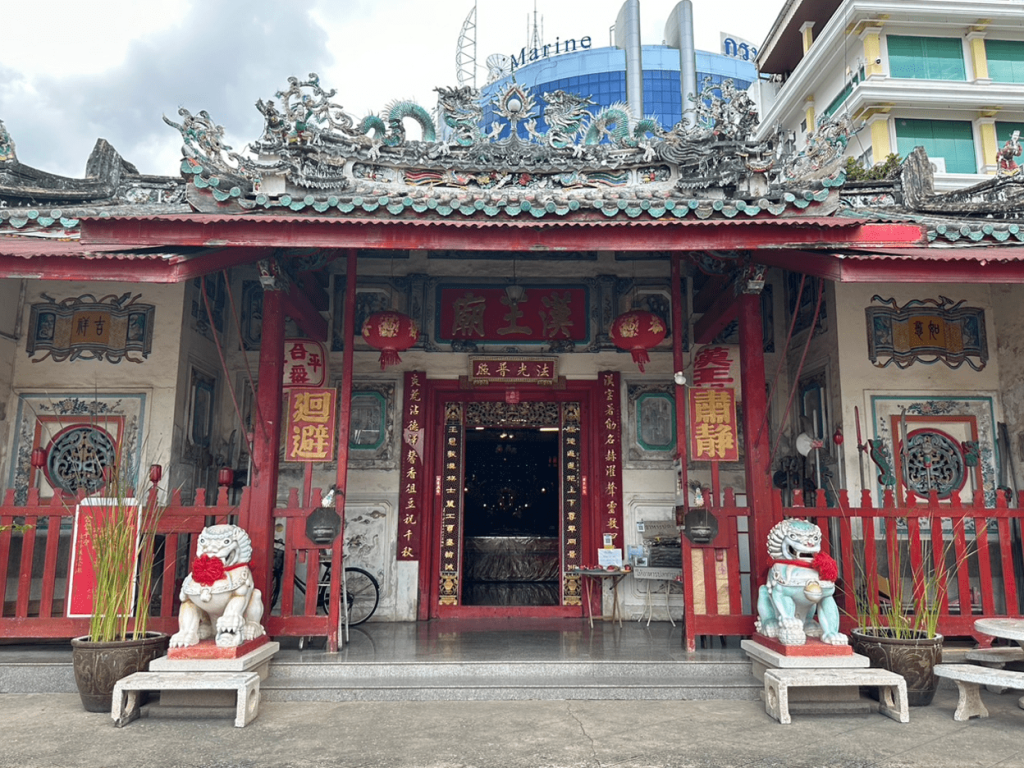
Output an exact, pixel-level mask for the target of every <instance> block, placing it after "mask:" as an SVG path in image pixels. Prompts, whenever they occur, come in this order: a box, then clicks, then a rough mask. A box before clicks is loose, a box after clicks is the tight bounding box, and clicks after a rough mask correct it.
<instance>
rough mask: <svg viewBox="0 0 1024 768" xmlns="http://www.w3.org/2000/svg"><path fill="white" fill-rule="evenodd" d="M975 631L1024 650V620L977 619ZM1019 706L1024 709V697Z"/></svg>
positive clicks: (1018, 703)
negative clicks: (1014, 644)
mask: <svg viewBox="0 0 1024 768" xmlns="http://www.w3.org/2000/svg"><path fill="white" fill-rule="evenodd" d="M974 629H975V630H977V631H978V632H981V634H983V635H991V636H992V637H1000V638H1002V639H1003V640H1013V641H1014V642H1015V643H1017V645H1019V646H1020V647H1021V648H1024V619H976V620H975V622H974ZM1017 706H1018V707H1020V708H1021V709H1024V696H1022V697H1021V698H1020V699H1018V700H1017Z"/></svg>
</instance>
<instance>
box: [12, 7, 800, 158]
mask: <svg viewBox="0 0 1024 768" xmlns="http://www.w3.org/2000/svg"><path fill="white" fill-rule="evenodd" d="M677 1H678V0H640V15H641V25H642V30H643V31H642V40H643V43H644V44H645V45H658V44H660V43H661V42H662V40H663V37H664V27H665V22H666V20H667V19H668V16H669V13H670V12H671V10H672V8H673V7H674V6H675V5H676V3H677ZM534 5H536V9H537V12H538V19H539V21H540V22H542V24H543V30H542V31H543V35H542V37H543V39H545V40H547V41H553V40H554V38H555V37H560V38H562V39H567V38H577V39H579V38H581V37H583V36H585V35H589V36H590V37H591V38H592V40H593V46H594V47H595V48H596V47H600V46H605V45H608V44H609V28H610V27H611V26H612V25H613V24H614V23H615V17H616V15H617V13H618V10H619V8H620V7H621V5H622V0H477V2H476V7H477V14H476V28H475V37H476V56H477V61H478V64H479V75H478V79H477V85H478V86H482V85H483V84H484V83H485V82H486V74H487V73H486V69H485V68H484V66H483V64H484V60H485V59H486V58H487V56H488V55H489V54H491V53H505V54H512V53H513V52H515V51H518V50H519V49H520V48H522V47H523V45H525V44H526V41H527V34H528V30H529V24H530V23H531V20H532V12H533V10H534ZM693 5H694V26H695V29H696V44H697V48H698V49H699V50H706V51H717V50H719V47H720V33H721V32H727V33H729V34H731V35H734V36H737V37H742V38H745V39H747V40H750V41H752V42H754V43H756V44H758V45H759V44H760V43H761V42H762V41H763V40H764V38H765V37H766V36H767V34H768V32H769V30H770V28H771V25H772V22H773V21H774V20H775V17H776V15H777V14H778V12H779V11H780V10H781V8H782V6H783V5H784V0H693ZM473 7H474V2H473V0H433V2H424V0H285V1H284V2H282V0H275V1H274V2H271V1H270V0H145V2H139V1H138V0H89V1H88V2H86V1H84V0H48V2H47V3H46V4H45V12H42V10H41V8H40V7H39V6H34V5H33V4H31V3H18V4H16V5H13V4H12V5H10V6H7V7H5V10H4V32H3V36H2V42H0V120H3V121H4V123H5V125H6V128H7V130H8V132H9V133H10V134H11V136H12V137H13V139H14V142H15V144H16V147H17V154H18V159H19V160H21V161H22V162H23V163H25V164H27V165H31V166H34V167H37V168H40V169H42V170H45V171H49V172H51V173H58V174H62V175H68V176H81V175H82V174H83V172H84V169H85V163H86V159H87V158H88V155H89V152H90V151H91V150H92V147H93V145H94V144H95V142H96V139H97V138H104V139H106V140H108V141H109V142H110V143H111V144H113V145H114V147H115V148H116V149H117V150H118V151H119V152H120V153H121V155H122V156H123V157H124V158H125V159H126V160H128V161H129V162H132V163H134V164H135V165H136V166H137V167H138V168H139V170H140V171H141V172H143V173H153V174H161V175H172V174H176V173H177V161H178V158H179V157H180V138H179V136H178V134H177V132H176V131H175V130H174V129H172V128H170V127H168V126H167V125H165V124H164V123H163V121H162V120H161V119H160V117H161V115H167V116H168V117H170V118H172V119H177V110H178V108H179V107H185V108H186V109H188V110H189V111H191V112H192V113H193V114H195V113H197V112H198V111H199V110H201V109H205V110H207V111H208V112H209V113H210V115H211V117H212V118H213V119H214V120H215V121H216V122H217V123H219V124H221V125H223V126H224V128H225V133H226V136H227V140H228V143H229V144H232V145H233V146H234V147H235V149H237V150H240V149H243V148H244V147H245V145H246V143H247V142H249V141H252V140H255V139H257V138H258V137H259V135H260V133H261V131H262V128H263V120H262V116H261V115H260V114H259V113H258V112H257V110H256V108H255V106H254V104H255V102H256V100H257V99H259V98H263V99H267V98H273V97H274V94H275V92H276V91H278V90H282V89H284V88H285V87H286V86H287V79H288V77H289V76H297V77H300V78H305V77H306V75H308V74H309V73H311V72H316V73H318V74H319V75H320V82H321V84H322V85H323V86H324V87H325V88H327V89H330V88H336V89H337V91H338V93H337V95H336V97H335V99H334V101H335V102H336V103H339V104H341V105H342V106H343V107H344V108H345V110H346V111H347V112H349V113H350V114H351V115H352V116H353V117H354V118H356V119H358V118H361V117H363V116H364V115H366V114H369V113H371V112H377V113H379V112H381V111H383V109H384V107H385V106H386V105H387V104H388V103H389V102H391V101H392V100H394V99H399V98H401V99H413V100H415V101H417V102H418V103H420V104H421V105H423V106H424V107H426V108H427V109H430V108H431V107H432V106H433V105H434V103H435V101H436V97H435V94H434V93H433V89H434V87H436V86H442V85H448V86H453V85H457V84H458V81H457V76H456V65H455V59H456V50H457V46H458V41H459V36H460V32H461V30H462V27H463V22H464V21H465V20H466V17H467V15H468V14H469V13H470V12H471V11H472V9H473Z"/></svg>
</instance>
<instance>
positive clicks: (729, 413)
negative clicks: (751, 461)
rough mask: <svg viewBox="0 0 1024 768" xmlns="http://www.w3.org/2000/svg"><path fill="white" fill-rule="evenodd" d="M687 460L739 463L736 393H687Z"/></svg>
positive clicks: (700, 391) (705, 390)
mask: <svg viewBox="0 0 1024 768" xmlns="http://www.w3.org/2000/svg"><path fill="white" fill-rule="evenodd" d="M690 456H691V457H692V458H693V459H694V460H695V461H739V458H740V447H739V437H738V433H737V429H736V390H735V389H732V388H726V389H710V388H704V389H691V390H690Z"/></svg>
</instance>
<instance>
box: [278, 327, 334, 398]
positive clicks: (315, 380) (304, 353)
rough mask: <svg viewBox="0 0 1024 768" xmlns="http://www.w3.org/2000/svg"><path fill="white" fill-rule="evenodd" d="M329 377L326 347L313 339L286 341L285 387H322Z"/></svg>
mask: <svg viewBox="0 0 1024 768" xmlns="http://www.w3.org/2000/svg"><path fill="white" fill-rule="evenodd" d="M326 375H327V354H326V352H325V351H324V345H323V344H321V343H320V342H319V341H312V340H311V339H285V340H284V385H285V386H286V387H322V386H323V384H324V381H325V378H326Z"/></svg>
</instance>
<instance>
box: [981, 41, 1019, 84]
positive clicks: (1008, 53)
mask: <svg viewBox="0 0 1024 768" xmlns="http://www.w3.org/2000/svg"><path fill="white" fill-rule="evenodd" d="M985 55H986V57H987V58H988V76H989V77H991V78H992V82H994V83H1024V41H1018V40H986V41H985Z"/></svg>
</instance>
